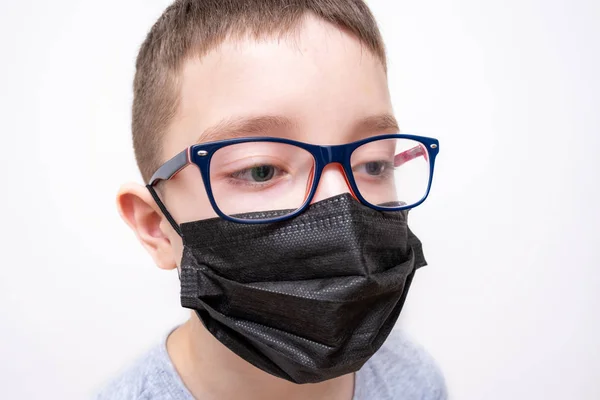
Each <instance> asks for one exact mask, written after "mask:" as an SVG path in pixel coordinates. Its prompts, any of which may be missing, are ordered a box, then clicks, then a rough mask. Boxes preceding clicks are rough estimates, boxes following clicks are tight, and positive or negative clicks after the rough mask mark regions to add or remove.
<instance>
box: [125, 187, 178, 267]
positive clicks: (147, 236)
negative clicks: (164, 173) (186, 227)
mask: <svg viewBox="0 0 600 400" xmlns="http://www.w3.org/2000/svg"><path fill="white" fill-rule="evenodd" d="M117 208H118V209H119V214H121V218H123V221H125V223H127V225H129V227H130V228H131V229H132V230H133V232H135V234H136V236H137V238H138V240H139V241H140V243H142V246H144V248H145V249H146V250H147V251H148V253H150V255H151V256H152V258H153V259H154V262H155V263H156V265H157V266H158V267H159V268H161V269H174V268H176V267H177V261H176V260H177V257H176V249H175V246H177V244H175V243H173V241H177V240H180V239H179V235H178V234H177V233H176V232H175V230H174V229H173V227H172V226H171V225H170V224H169V222H168V221H167V219H166V218H165V217H164V215H163V214H162V212H161V211H160V209H159V208H158V206H157V205H156V203H155V201H154V199H153V198H152V196H151V195H150V192H148V189H147V188H146V187H144V186H142V185H139V184H137V183H127V184H124V185H123V186H121V188H120V189H119V193H118V194H117ZM174 244H175V246H174Z"/></svg>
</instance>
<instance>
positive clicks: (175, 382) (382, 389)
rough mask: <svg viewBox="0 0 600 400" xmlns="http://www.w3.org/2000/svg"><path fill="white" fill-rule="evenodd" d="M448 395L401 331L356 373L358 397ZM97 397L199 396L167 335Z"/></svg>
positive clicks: (187, 399) (422, 399) (384, 399)
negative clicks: (177, 364)
mask: <svg viewBox="0 0 600 400" xmlns="http://www.w3.org/2000/svg"><path fill="white" fill-rule="evenodd" d="M446 398H447V393H446V385H445V382H444V378H443V376H442V373H441V372H440V369H439V368H438V366H437V365H436V363H435V361H434V360H433V359H432V358H431V356H430V355H429V354H427V353H426V352H425V350H424V349H423V348H421V347H420V346H418V345H416V344H415V343H413V342H411V341H410V340H408V338H407V337H406V336H405V335H404V334H403V333H402V332H400V331H397V330H395V331H392V333H391V334H390V336H389V337H388V339H387V341H386V342H385V343H384V345H383V346H382V347H381V348H380V349H379V351H378V352H377V353H376V354H375V355H374V356H373V357H372V358H371V359H369V361H367V363H366V364H365V365H364V366H363V367H362V369H361V370H360V371H358V372H357V373H356V378H355V389H354V397H353V400H392V399H394V400H397V399H401V400H413V399H414V400H416V399H419V400H444V399H446ZM96 399H97V400H109V399H110V400H134V399H135V400H194V398H193V396H192V395H191V394H190V392H189V391H188V390H187V389H186V387H185V385H184V384H183V382H182V380H181V378H180V377H179V375H178V374H177V372H176V370H175V368H174V367H173V364H172V363H171V360H170V358H169V355H168V353H167V347H166V337H165V339H164V340H163V341H162V342H161V343H160V345H158V346H156V347H155V348H153V349H152V350H151V351H150V352H148V353H147V354H146V355H145V356H143V357H142V358H141V359H140V360H138V361H137V362H136V363H135V364H134V365H133V366H132V367H131V368H129V369H128V370H127V371H126V372H125V373H124V374H122V375H121V376H119V377H118V378H117V379H115V380H114V381H113V382H111V383H110V384H109V385H108V386H106V387H105V388H104V389H103V390H102V391H101V392H100V393H99V394H98V395H97V397H96ZM198 400H201V399H198Z"/></svg>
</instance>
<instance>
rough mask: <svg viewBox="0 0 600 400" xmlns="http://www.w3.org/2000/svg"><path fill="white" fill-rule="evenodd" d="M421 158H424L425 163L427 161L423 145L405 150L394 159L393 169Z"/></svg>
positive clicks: (427, 157)
mask: <svg viewBox="0 0 600 400" xmlns="http://www.w3.org/2000/svg"><path fill="white" fill-rule="evenodd" d="M421 156H423V157H424V158H425V161H429V155H428V154H427V150H425V147H423V145H418V146H415V147H413V148H412V149H408V150H405V151H403V152H402V153H400V154H397V155H396V156H395V157H394V167H399V166H401V165H402V164H404V163H407V162H409V161H411V160H414V159H415V158H417V157H421Z"/></svg>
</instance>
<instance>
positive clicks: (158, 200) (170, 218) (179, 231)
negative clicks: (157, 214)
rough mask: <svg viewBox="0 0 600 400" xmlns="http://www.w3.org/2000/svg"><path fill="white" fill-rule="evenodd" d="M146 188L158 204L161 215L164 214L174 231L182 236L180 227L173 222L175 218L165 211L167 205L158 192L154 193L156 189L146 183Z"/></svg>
mask: <svg viewBox="0 0 600 400" xmlns="http://www.w3.org/2000/svg"><path fill="white" fill-rule="evenodd" d="M146 188H148V191H149V192H150V194H151V195H152V198H153V199H154V201H155V202H156V205H157V206H158V208H160V211H162V213H163V215H164V216H165V218H167V221H169V223H170V224H171V226H172V227H173V229H175V232H177V234H178V235H179V236H181V237H183V234H182V233H181V228H179V225H177V222H175V220H174V219H173V217H172V216H171V213H169V211H167V207H165V205H164V204H163V202H162V201H161V200H160V198H159V197H158V193H156V190H154V187H153V186H152V185H146Z"/></svg>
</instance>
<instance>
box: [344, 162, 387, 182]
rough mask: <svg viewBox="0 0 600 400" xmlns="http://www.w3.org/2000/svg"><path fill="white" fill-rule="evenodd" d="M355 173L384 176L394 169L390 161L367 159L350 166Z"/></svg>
mask: <svg viewBox="0 0 600 400" xmlns="http://www.w3.org/2000/svg"><path fill="white" fill-rule="evenodd" d="M352 170H353V171H354V173H355V174H366V175H368V176H372V177H379V178H382V177H385V176H386V175H387V174H389V173H391V172H392V171H393V170H394V166H393V164H392V163H390V162H387V161H383V160H380V161H369V162H366V163H363V164H359V165H356V166H355V167H354V168H352Z"/></svg>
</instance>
